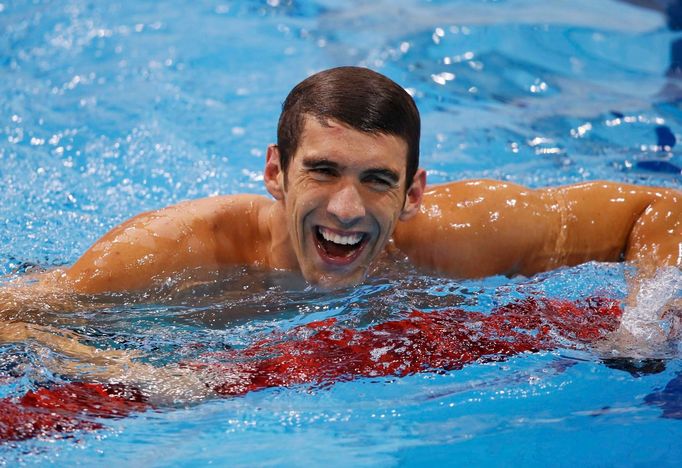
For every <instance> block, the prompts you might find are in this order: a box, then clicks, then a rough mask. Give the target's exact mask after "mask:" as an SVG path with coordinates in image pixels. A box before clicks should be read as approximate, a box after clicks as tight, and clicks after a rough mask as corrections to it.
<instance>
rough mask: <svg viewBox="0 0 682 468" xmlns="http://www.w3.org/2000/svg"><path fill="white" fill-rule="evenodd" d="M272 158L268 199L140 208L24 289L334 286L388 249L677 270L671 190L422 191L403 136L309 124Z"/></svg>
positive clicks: (495, 260)
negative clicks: (253, 269)
mask: <svg viewBox="0 0 682 468" xmlns="http://www.w3.org/2000/svg"><path fill="white" fill-rule="evenodd" d="M279 158H280V155H279V151H278V149H277V147H275V146H270V147H269V148H268V152H267V161H266V166H265V171H264V179H265V184H266V187H267V189H268V191H269V192H270V193H271V194H272V195H273V197H274V201H273V200H272V199H269V198H267V197H262V196H257V195H238V196H220V197H212V198H205V199H200V200H194V201H189V202H184V203H181V204H179V205H175V206H171V207H168V208H164V209H161V210H158V211H154V212H148V213H143V214H141V215H138V216H136V217H135V218H132V219H131V220H129V221H127V222H125V223H123V224H121V225H120V226H117V227H115V228H114V229H112V230H111V231H110V232H108V233H107V234H106V235H104V236H103V237H102V238H101V239H100V240H99V241H97V242H96V243H95V244H94V245H93V246H92V247H91V248H90V249H89V250H88V251H87V252H86V253H85V254H84V255H83V256H82V257H81V258H80V259H79V260H78V261H77V262H76V263H75V264H74V265H73V266H72V267H70V268H67V269H65V270H61V271H56V272H52V273H50V274H49V275H46V276H43V277H42V278H40V281H38V282H37V283H35V286H33V289H34V291H35V290H36V289H43V290H44V291H59V292H60V293H64V292H69V291H72V292H79V293H101V292H115V291H140V290H144V289H147V288H150V287H153V286H155V285H158V284H160V283H162V282H163V281H165V280H166V279H167V278H173V277H177V276H178V275H183V277H184V278H185V280H186V281H189V282H191V281H202V280H205V279H206V278H208V277H209V276H210V275H211V274H214V273H215V272H216V271H219V270H220V269H222V268H225V267H229V266H234V265H252V266H258V267H262V268H266V269H285V270H292V271H300V273H301V274H302V276H303V277H304V278H305V279H306V280H307V281H309V282H310V283H312V284H317V285H320V286H321V287H324V288H335V287H343V286H349V285H353V284H357V283H358V282H360V281H362V279H363V278H364V277H365V275H367V274H368V272H369V271H371V268H372V265H373V263H374V262H375V261H376V260H377V259H378V258H379V257H381V256H382V255H384V254H385V253H386V252H387V251H394V252H395V251H396V250H398V251H401V252H403V253H404V254H405V255H407V256H408V257H409V259H410V260H411V261H412V262H413V263H414V264H415V265H417V266H418V267H420V268H422V269H424V270H426V271H432V272H436V273H441V274H446V275H449V276H453V277H482V276H487V275H492V274H505V275H515V274H523V275H530V274H533V273H536V272H540V271H544V270H548V269H552V268H556V267H558V266H561V265H575V264H578V263H581V262H585V261H589V260H600V261H620V260H629V261H633V262H636V264H637V265H638V266H639V267H640V268H641V269H642V270H643V271H653V270H655V269H656V268H658V267H660V266H665V265H669V266H676V267H680V266H681V265H682V210H681V208H680V206H681V205H680V198H681V197H682V194H681V193H680V192H679V191H675V190H670V189H663V188H655V187H645V186H634V185H625V184H616V183H610V182H589V183H583V184H577V185H571V186H564V187H556V188H546V189H539V190H530V189H528V188H526V187H522V186H519V185H515V184H509V183H503V182H499V181H492V180H472V181H460V182H452V183H448V184H443V185H438V186H434V187H430V188H428V189H425V173H424V171H423V170H419V171H418V172H417V174H416V175H415V177H414V178H413V179H412V180H410V181H409V185H408V182H407V181H406V180H405V164H406V145H405V143H404V142H403V141H402V140H401V139H399V138H396V137H394V136H390V135H371V134H366V133H362V132H359V131H357V130H354V129H351V128H348V127H346V126H344V125H341V124H339V123H336V122H327V123H326V124H325V125H323V124H322V123H320V122H318V121H317V120H315V119H311V118H309V119H307V121H306V125H305V131H304V133H303V137H302V139H301V143H300V145H299V148H298V149H297V152H296V154H295V155H294V157H293V159H292V161H291V162H290V165H289V168H288V171H287V174H286V183H285V174H284V173H283V171H282V169H281V166H280V159H279ZM1 294H2V291H0V295H1Z"/></svg>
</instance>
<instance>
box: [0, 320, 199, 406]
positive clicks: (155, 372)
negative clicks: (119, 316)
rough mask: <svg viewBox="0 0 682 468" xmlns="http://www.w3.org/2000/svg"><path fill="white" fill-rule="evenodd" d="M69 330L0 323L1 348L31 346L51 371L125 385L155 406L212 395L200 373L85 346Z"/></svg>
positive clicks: (136, 355) (126, 352)
mask: <svg viewBox="0 0 682 468" xmlns="http://www.w3.org/2000/svg"><path fill="white" fill-rule="evenodd" d="M80 338H81V337H80V336H79V335H77V334H76V333H73V332H70V331H68V330H63V329H57V328H55V327H48V326H42V325H35V324H31V323H25V322H11V323H10V322H4V323H3V322H0V344H2V343H32V344H35V345H38V347H39V348H38V350H37V352H38V354H40V356H41V358H42V362H43V364H45V365H46V366H47V367H48V368H49V369H50V370H51V371H53V372H56V373H59V374H62V375H65V376H69V377H73V378H75V379H77V380H81V381H92V382H102V383H108V384H125V385H131V386H134V387H136V388H138V389H139V390H140V391H141V392H142V393H143V394H144V396H145V397H146V399H147V400H148V401H150V402H151V403H153V404H157V403H159V404H172V403H178V402H189V401H194V400H199V399H203V398H206V397H208V396H210V395H211V394H212V391H211V389H210V388H209V387H207V386H206V384H205V383H204V381H203V380H202V377H201V375H200V374H199V373H197V372H193V371H192V370H190V369H186V368H183V367H179V366H177V365H169V366H166V367H163V368H159V367H154V366H152V365H149V364H145V363H143V362H139V361H137V359H139V358H140V357H142V356H141V354H140V353H138V352H135V351H130V350H116V349H99V348H95V347H94V346H88V345H84V344H83V343H81V342H80V341H79V339H80Z"/></svg>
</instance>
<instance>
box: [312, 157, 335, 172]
mask: <svg viewBox="0 0 682 468" xmlns="http://www.w3.org/2000/svg"><path fill="white" fill-rule="evenodd" d="M303 166H304V167H306V168H312V167H319V166H324V167H333V168H337V169H338V168H339V167H340V166H339V163H337V162H336V161H332V160H331V159H327V158H325V157H319V156H306V157H305V158H303Z"/></svg>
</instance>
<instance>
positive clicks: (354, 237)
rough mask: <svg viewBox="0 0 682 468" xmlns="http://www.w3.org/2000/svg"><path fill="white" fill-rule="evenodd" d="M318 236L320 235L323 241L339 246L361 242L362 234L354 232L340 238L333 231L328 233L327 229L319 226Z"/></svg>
mask: <svg viewBox="0 0 682 468" xmlns="http://www.w3.org/2000/svg"><path fill="white" fill-rule="evenodd" d="M318 229H319V231H320V234H322V237H323V238H324V240H326V241H329V242H333V243H335V244H340V245H355V244H357V243H358V242H360V241H361V240H362V233H361V232H355V233H352V234H349V235H346V236H342V235H340V234H336V233H335V232H333V231H330V230H329V229H327V228H324V227H322V226H320V227H319V228H318Z"/></svg>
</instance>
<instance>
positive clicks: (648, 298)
mask: <svg viewBox="0 0 682 468" xmlns="http://www.w3.org/2000/svg"><path fill="white" fill-rule="evenodd" d="M680 291H682V271H681V270H680V269H678V268H675V267H670V268H662V269H660V270H659V271H658V272H657V273H656V275H655V276H654V277H653V278H650V279H646V280H642V281H641V283H640V286H639V291H638V293H637V296H636V305H634V306H627V307H626V308H625V311H624V312H623V317H622V320H621V324H620V329H619V331H620V332H626V333H628V334H630V335H631V336H632V337H633V338H634V339H635V340H637V341H641V342H643V344H654V343H661V342H664V341H666V340H668V338H669V337H670V335H671V334H674V333H675V332H676V330H675V328H676V326H675V325H676V323H675V322H676V321H677V320H679V319H677V318H676V317H675V316H674V314H665V312H666V307H665V306H666V304H669V303H670V302H672V301H673V300H675V299H676V298H677V297H678V296H679V294H680Z"/></svg>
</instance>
